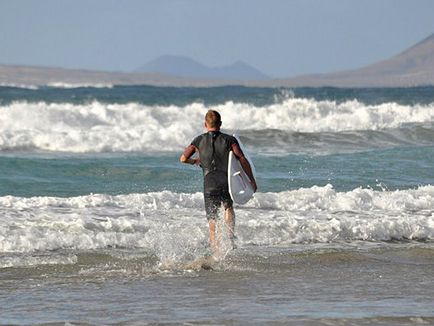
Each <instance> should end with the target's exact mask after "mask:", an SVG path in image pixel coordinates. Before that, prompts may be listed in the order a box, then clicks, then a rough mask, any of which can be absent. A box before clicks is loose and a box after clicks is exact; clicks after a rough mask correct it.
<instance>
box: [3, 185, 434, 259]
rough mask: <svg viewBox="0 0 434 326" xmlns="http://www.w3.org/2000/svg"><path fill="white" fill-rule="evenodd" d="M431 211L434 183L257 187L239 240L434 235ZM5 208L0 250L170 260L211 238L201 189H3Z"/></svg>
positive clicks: (241, 211) (244, 211)
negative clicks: (118, 251) (47, 193)
mask: <svg viewBox="0 0 434 326" xmlns="http://www.w3.org/2000/svg"><path fill="white" fill-rule="evenodd" d="M433 211H434V186H423V187H419V188H417V189H409V190H399V191H374V190H372V189H362V188H357V189H354V190H352V191H349V192H337V191H335V190H334V189H333V187H332V186H331V185H327V186H324V187H317V186H315V187H312V188H303V189H298V190H293V191H285V192H279V193H258V194H255V198H254V200H253V201H251V202H250V203H249V205H248V206H247V207H238V208H236V213H237V233H238V238H239V242H240V245H241V246H245V245H251V244H255V245H284V244H290V243H304V242H334V241H356V240H370V241H383V240H392V239H398V240H400V239H401V240H402V239H410V240H420V239H423V240H433V239H434V214H433ZM0 215H1V216H2V219H1V220H0V254H8V253H32V252H45V251H53V250H94V249H100V248H113V247H115V248H118V247H121V248H132V249H134V248H142V249H144V250H147V251H150V252H154V253H156V254H157V255H158V257H160V258H161V257H166V258H170V259H171V260H172V261H173V260H175V259H179V258H180V257H182V256H183V255H186V254H189V253H190V254H191V253H192V252H194V251H195V250H198V248H203V247H204V246H205V245H206V243H207V238H208V235H207V227H206V220H205V217H204V210H203V199H202V194H201V193H194V194H187V193H174V192H170V191H162V192H153V193H144V194H129V195H118V196H110V195H103V194H94V195H88V196H80V197H71V198H60V197H31V198H21V197H14V196H4V197H0ZM0 260H2V258H1V257H0ZM12 262H13V261H12ZM2 264H3V265H4V264H5V262H3V263H2ZM8 264H11V263H10V262H7V263H6V265H8ZM0 265H1V264H0Z"/></svg>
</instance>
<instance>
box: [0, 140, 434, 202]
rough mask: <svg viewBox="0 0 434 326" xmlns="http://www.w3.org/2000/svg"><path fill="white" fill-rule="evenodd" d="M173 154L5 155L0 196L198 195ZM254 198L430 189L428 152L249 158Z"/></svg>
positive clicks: (195, 179) (198, 181)
mask: <svg viewBox="0 0 434 326" xmlns="http://www.w3.org/2000/svg"><path fill="white" fill-rule="evenodd" d="M178 154H179V153H175V154H160V155H155V156H149V155H143V154H101V155H95V154H87V155H83V154H82V155H71V154H69V155H64V156H66V157H64V156H59V155H53V154H46V153H45V154H20V155H17V154H13V155H11V154H10V155H3V156H2V157H0V170H1V175H0V180H1V184H2V186H1V189H0V196H6V195H13V196H19V197H32V196H60V197H70V196H83V195H88V194H91V193H101V194H110V195H119V194H129V193H141V192H151V191H152V192H156V191H163V190H169V191H173V192H186V193H193V192H199V191H201V190H202V176H201V172H200V171H199V170H198V169H195V168H186V167H184V166H181V165H180V164H179V160H178V159H179V155H178ZM252 158H253V160H254V162H255V166H256V170H257V178H258V181H259V184H260V191H261V192H280V191H284V190H295V189H299V188H310V187H312V186H315V185H317V186H325V185H327V184H332V185H333V187H334V188H335V189H336V190H337V191H350V190H352V189H355V188H358V187H362V188H372V189H377V190H382V189H387V190H396V189H408V188H417V187H418V186H421V185H427V184H434V173H433V171H432V161H433V158H434V146H421V147H399V148H388V149H384V150H371V151H366V152H365V151H364V152H357V153H351V154H348V153H345V154H332V155H318V156H314V155H302V154H298V155H285V156H278V157H275V156H270V155H261V154H253V155H252Z"/></svg>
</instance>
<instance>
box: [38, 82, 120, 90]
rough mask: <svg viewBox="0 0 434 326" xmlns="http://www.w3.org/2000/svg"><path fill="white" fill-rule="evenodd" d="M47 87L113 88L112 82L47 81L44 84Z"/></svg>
mask: <svg viewBox="0 0 434 326" xmlns="http://www.w3.org/2000/svg"><path fill="white" fill-rule="evenodd" d="M46 86H47V87H53V88H67V89H70V88H81V87H86V88H113V84H91V83H61V82H56V83H48V84H47V85H46Z"/></svg>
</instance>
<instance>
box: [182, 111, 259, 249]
mask: <svg viewBox="0 0 434 326" xmlns="http://www.w3.org/2000/svg"><path fill="white" fill-rule="evenodd" d="M221 125H222V121H221V116H220V113H218V112H217V111H214V110H209V111H208V112H207V113H206V115H205V128H206V130H207V132H206V133H204V134H202V135H200V136H198V137H196V138H195V139H193V141H192V142H191V144H190V145H189V146H188V147H187V148H186V149H185V150H184V153H183V154H182V155H181V157H180V161H181V162H182V163H187V164H193V165H200V166H201V167H202V170H203V175H204V190H203V193H204V200H205V212H206V217H207V220H208V226H209V240H210V246H211V250H212V252H213V254H214V256H218V243H217V240H216V219H217V217H218V211H219V208H220V207H221V206H222V205H223V207H224V220H225V224H226V229H227V231H228V234H229V238H230V239H231V243H232V247H233V248H235V242H234V241H235V212H234V208H233V201H232V199H231V196H230V194H229V187H228V157H229V152H230V151H233V153H234V155H235V156H236V157H237V158H238V160H239V161H240V163H241V166H242V168H243V169H244V171H245V172H246V173H247V175H248V177H249V178H250V180H251V183H252V187H253V189H254V191H256V189H257V186H256V181H255V178H254V176H253V173H252V168H251V166H250V163H249V161H248V160H247V159H246V158H245V157H244V154H243V152H242V150H241V148H240V146H239V144H238V141H237V139H236V138H235V137H233V136H230V135H228V134H224V133H222V132H220V127H221ZM195 153H197V154H198V155H197V156H195V157H193V156H194V154H195Z"/></svg>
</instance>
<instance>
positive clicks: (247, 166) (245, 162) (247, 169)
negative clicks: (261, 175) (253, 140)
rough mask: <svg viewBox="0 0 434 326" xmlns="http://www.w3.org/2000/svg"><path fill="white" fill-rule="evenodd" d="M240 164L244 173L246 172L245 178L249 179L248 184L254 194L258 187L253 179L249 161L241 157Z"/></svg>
mask: <svg viewBox="0 0 434 326" xmlns="http://www.w3.org/2000/svg"><path fill="white" fill-rule="evenodd" d="M240 164H241V167H242V168H243V170H244V172H246V174H247V176H248V177H249V179H250V183H251V184H252V187H253V191H254V192H256V190H258V186H257V185H256V180H255V177H254V176H253V172H252V167H251V166H250V163H249V161H248V160H247V159H246V158H245V157H244V156H243V157H241V158H240Z"/></svg>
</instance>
